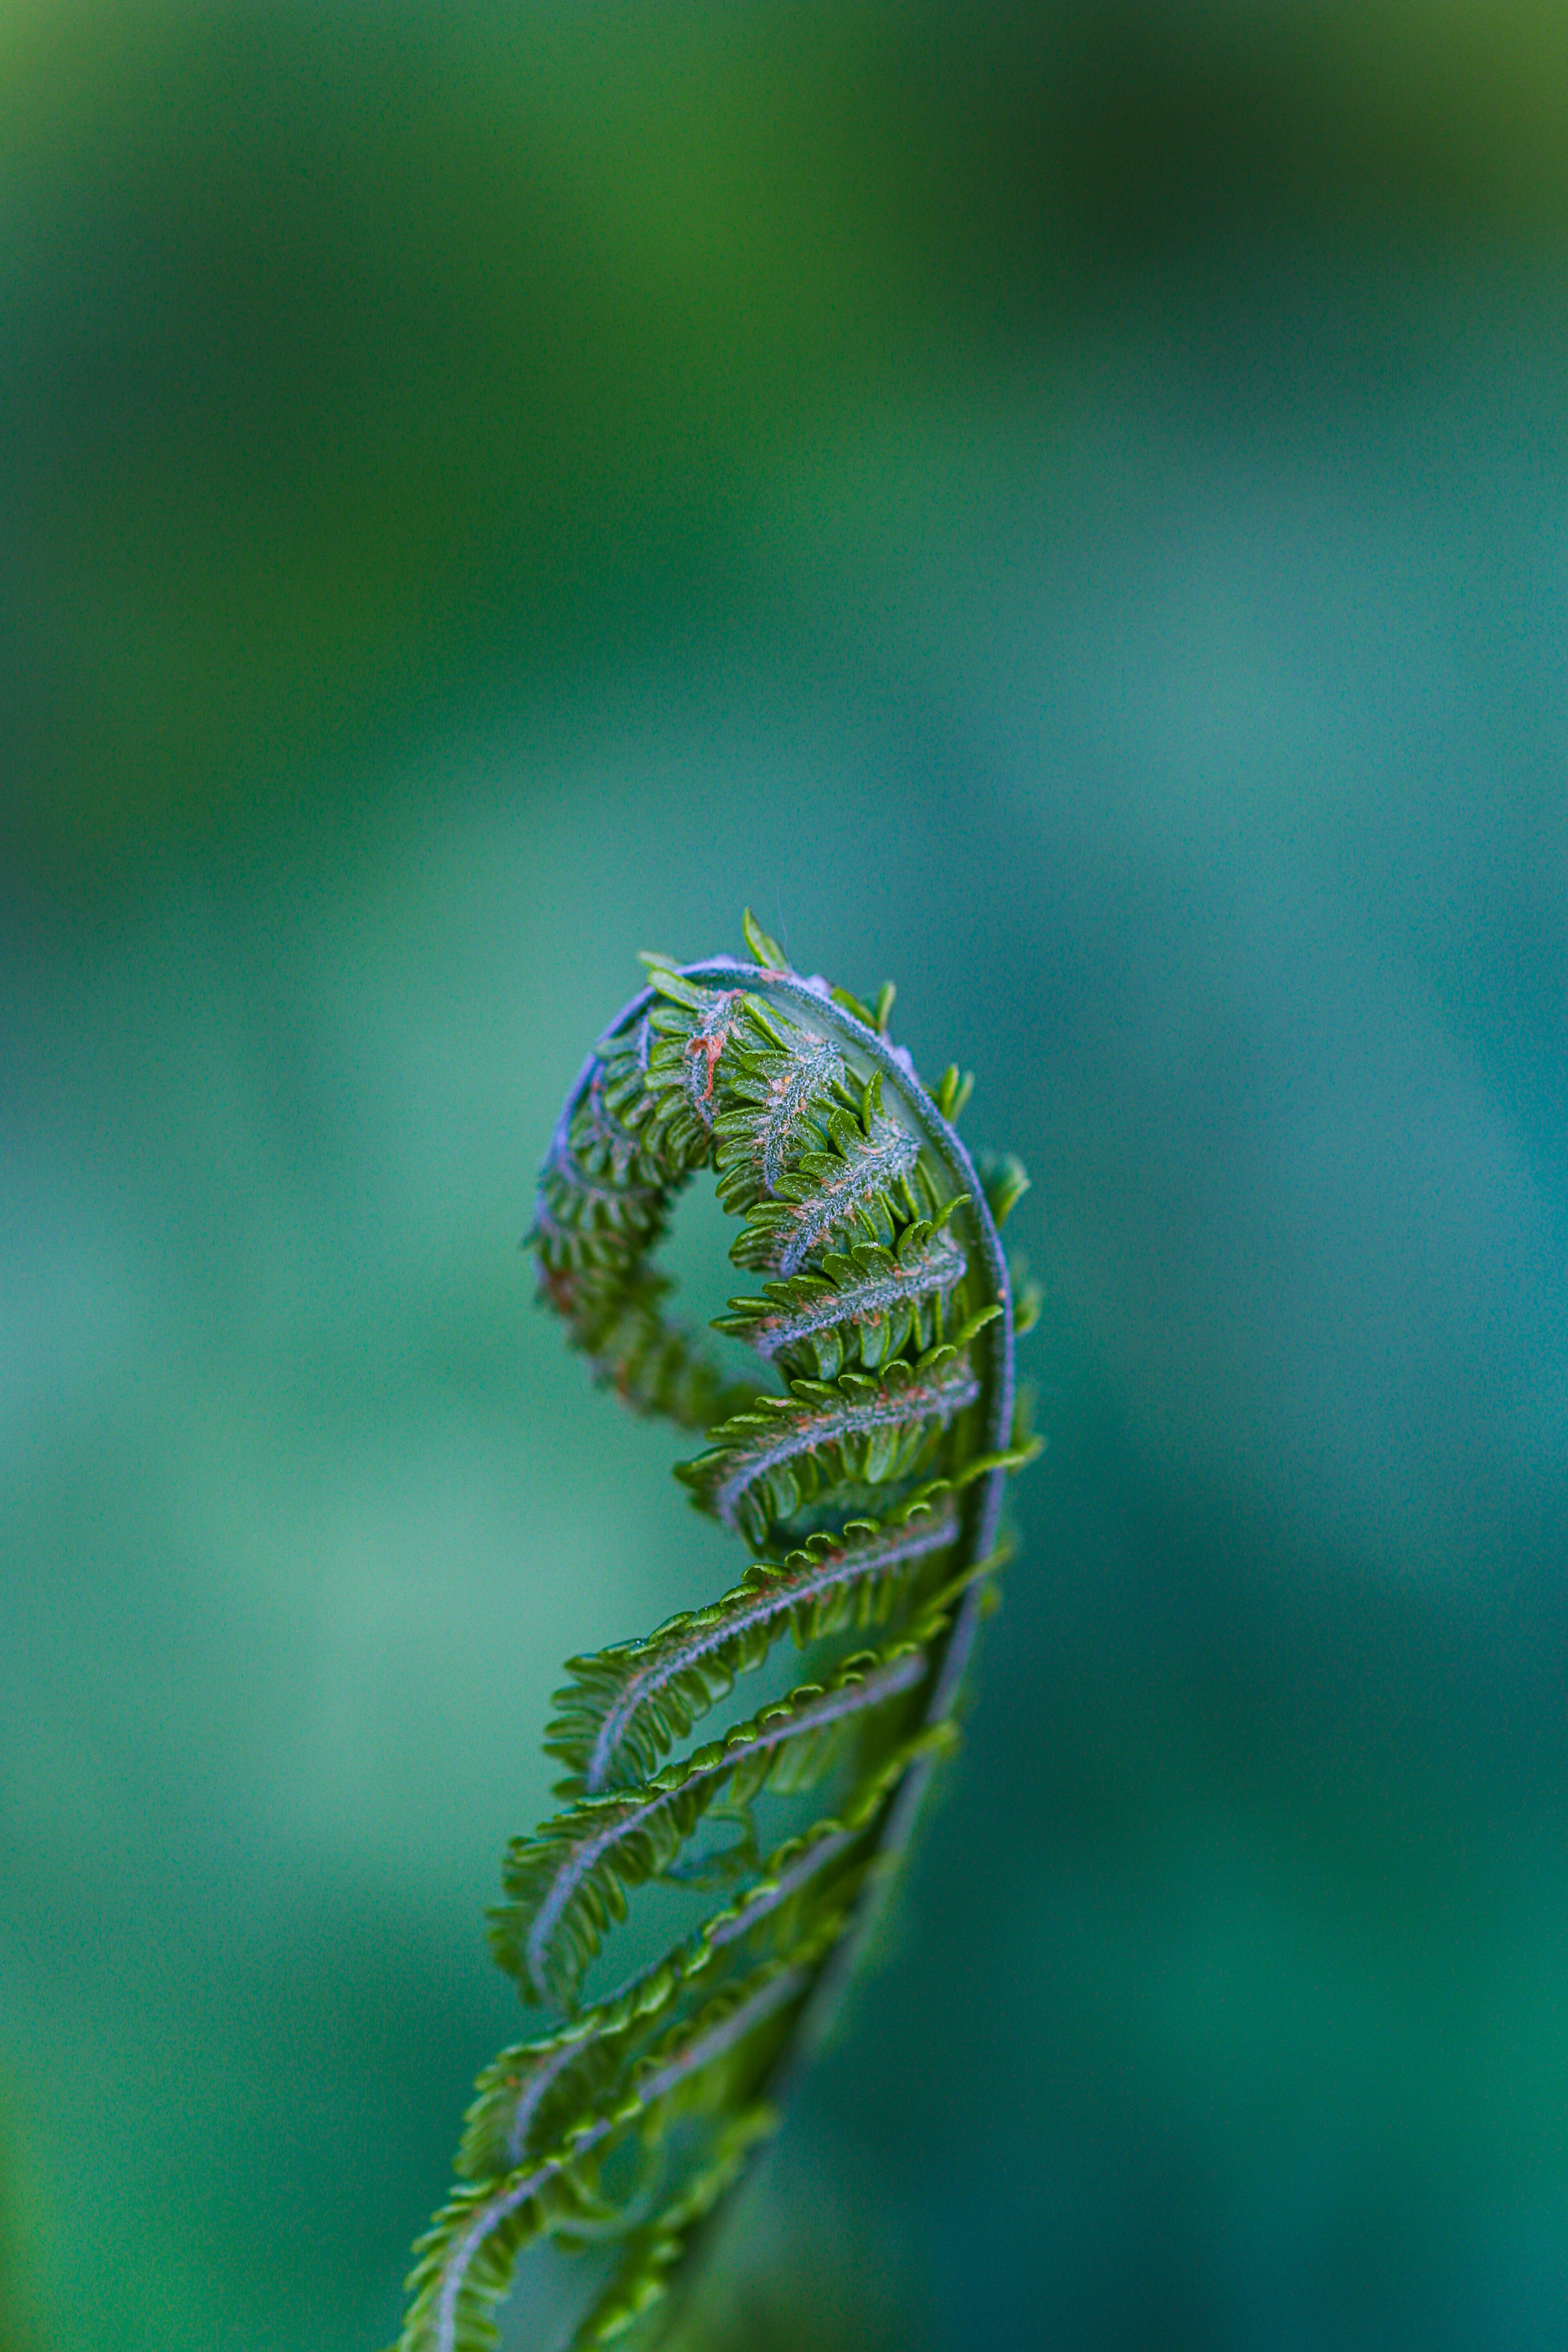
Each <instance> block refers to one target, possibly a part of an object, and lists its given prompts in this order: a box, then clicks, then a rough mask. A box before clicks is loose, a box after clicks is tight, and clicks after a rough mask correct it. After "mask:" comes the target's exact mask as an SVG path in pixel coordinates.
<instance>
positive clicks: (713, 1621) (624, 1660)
mask: <svg viewBox="0 0 1568 2352" xmlns="http://www.w3.org/2000/svg"><path fill="white" fill-rule="evenodd" d="M957 1537H958V1514H957V1509H956V1506H955V1504H954V1501H953V1498H952V1494H951V1492H950V1491H949V1490H947V1488H946V1487H945V1486H943V1485H942V1484H941V1483H939V1484H938V1485H937V1486H933V1487H928V1488H927V1489H926V1490H925V1491H924V1492H923V1493H921V1494H917V1495H915V1496H911V1497H910V1500H909V1502H907V1503H906V1504H905V1505H904V1506H903V1507H902V1508H901V1509H900V1511H899V1512H897V1513H896V1514H893V1515H890V1516H889V1518H888V1520H887V1521H886V1522H885V1523H884V1524H882V1525H880V1526H879V1525H878V1524H877V1522H876V1521H874V1520H868V1519H862V1520H852V1521H851V1522H850V1523H849V1525H848V1526H847V1528H845V1531H844V1538H843V1539H840V1540H836V1539H835V1538H833V1537H831V1536H828V1535H822V1534H818V1535H815V1536H812V1537H811V1538H808V1540H807V1542H806V1544H805V1547H804V1548H803V1549H800V1550H798V1551H792V1552H791V1553H790V1554H789V1555H788V1557H787V1558H786V1559H784V1560H783V1561H782V1562H775V1561H772V1560H757V1561H754V1562H753V1563H752V1567H750V1568H749V1569H748V1570H747V1571H746V1574H745V1577H744V1579H743V1580H742V1582H741V1583H740V1584H738V1585H737V1586H736V1587H735V1588H734V1590H733V1591H731V1592H727V1593H725V1595H724V1597H723V1599H722V1600H721V1601H715V1602H714V1603H713V1604H712V1605H711V1607H710V1608H707V1609H695V1610H689V1611H688V1612H685V1613H684V1614H683V1615H681V1616H679V1617H672V1618H670V1619H669V1621H668V1623H667V1624H664V1625H661V1626H660V1627H659V1629H658V1633H655V1634H653V1635H652V1636H651V1637H650V1639H649V1640H647V1641H646V1642H629V1643H622V1644H620V1645H618V1646H617V1647H616V1648H615V1649H612V1650H602V1651H600V1652H599V1653H598V1654H597V1655H596V1656H594V1657H587V1658H574V1659H572V1660H571V1661H570V1662H569V1663H570V1664H571V1665H572V1668H573V1670H574V1675H575V1677H576V1679H575V1680H574V1682H572V1683H570V1684H568V1685H567V1686H566V1687H565V1688H564V1689H563V1690H561V1691H558V1692H557V1693H556V1700H555V1703H556V1705H557V1706H558V1707H559V1708H560V1709H561V1713H560V1714H559V1716H558V1717H556V1719H555V1721H554V1722H553V1723H552V1725H551V1726H550V1728H549V1731H548V1733H547V1735H546V1739H545V1753H546V1754H547V1755H550V1756H556V1757H559V1758H560V1759H561V1761H562V1762H563V1764H565V1765H566V1766H568V1768H569V1777H568V1778H567V1779H566V1780H563V1781H561V1782H559V1783H558V1784H557V1790H556V1793H557V1794H558V1795H560V1796H579V1795H584V1796H597V1795H598V1794H599V1793H600V1792H601V1791H602V1790H604V1789H605V1788H606V1787H607V1786H609V1785H610V1784H611V1783H612V1782H614V1781H616V1780H627V1779H630V1780H637V1779H646V1778H647V1775H648V1773H650V1772H652V1771H653V1770H655V1769H656V1768H657V1767H658V1761H659V1759H660V1758H661V1757H662V1756H663V1755H665V1754H666V1753H667V1751H668V1748H670V1747H671V1746H672V1745H673V1743H674V1742H675V1741H676V1740H677V1739H683V1738H685V1737H686V1735H687V1734H688V1732H689V1731H690V1729H691V1727H692V1726H693V1724H694V1723H695V1722H696V1721H697V1719H698V1717H700V1716H702V1715H705V1714H706V1713H707V1712H708V1709H709V1708H710V1706H714V1705H715V1704H716V1702H717V1701H718V1700H720V1699H721V1698H724V1697H727V1696H728V1695H729V1693H730V1691H731V1688H732V1687H733V1685H734V1682H735V1678H736V1676H737V1675H742V1674H746V1673H749V1672H750V1671H751V1670H752V1668H753V1667H755V1666H759V1665H761V1664H762V1663H763V1660H764V1659H765V1658H766V1657H767V1656H768V1654H769V1653H770V1652H771V1651H772V1649H773V1643H775V1642H776V1641H777V1640H778V1638H779V1636H780V1634H781V1633H784V1632H785V1631H786V1630H787V1631H789V1632H792V1633H794V1635H795V1642H796V1643H797V1644H798V1646H799V1647H800V1648H802V1649H804V1648H805V1645H806V1643H808V1642H815V1641H819V1640H821V1639H822V1638H823V1637H824V1636H825V1635H826V1634H829V1633H837V1631H838V1630H839V1628H840V1627H841V1626H843V1625H846V1624H849V1623H853V1624H855V1625H856V1626H858V1627H860V1626H867V1625H872V1624H876V1623H877V1622H879V1621H880V1619H881V1618H882V1617H884V1616H885V1615H886V1613H887V1612H888V1610H889V1608H890V1607H891V1605H892V1603H893V1601H894V1598H895V1596H896V1594H897V1592H898V1591H899V1588H900V1583H901V1582H902V1580H903V1579H904V1577H905V1576H907V1575H908V1574H909V1573H910V1572H912V1571H913V1570H916V1569H917V1568H918V1567H919V1566H921V1564H922V1563H923V1562H925V1561H926V1560H928V1559H931V1557H932V1555H933V1554H936V1553H939V1552H942V1551H945V1550H946V1549H949V1547H950V1546H951V1545H952V1544H953V1543H954V1542H955V1541H956V1540H957Z"/></svg>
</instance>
